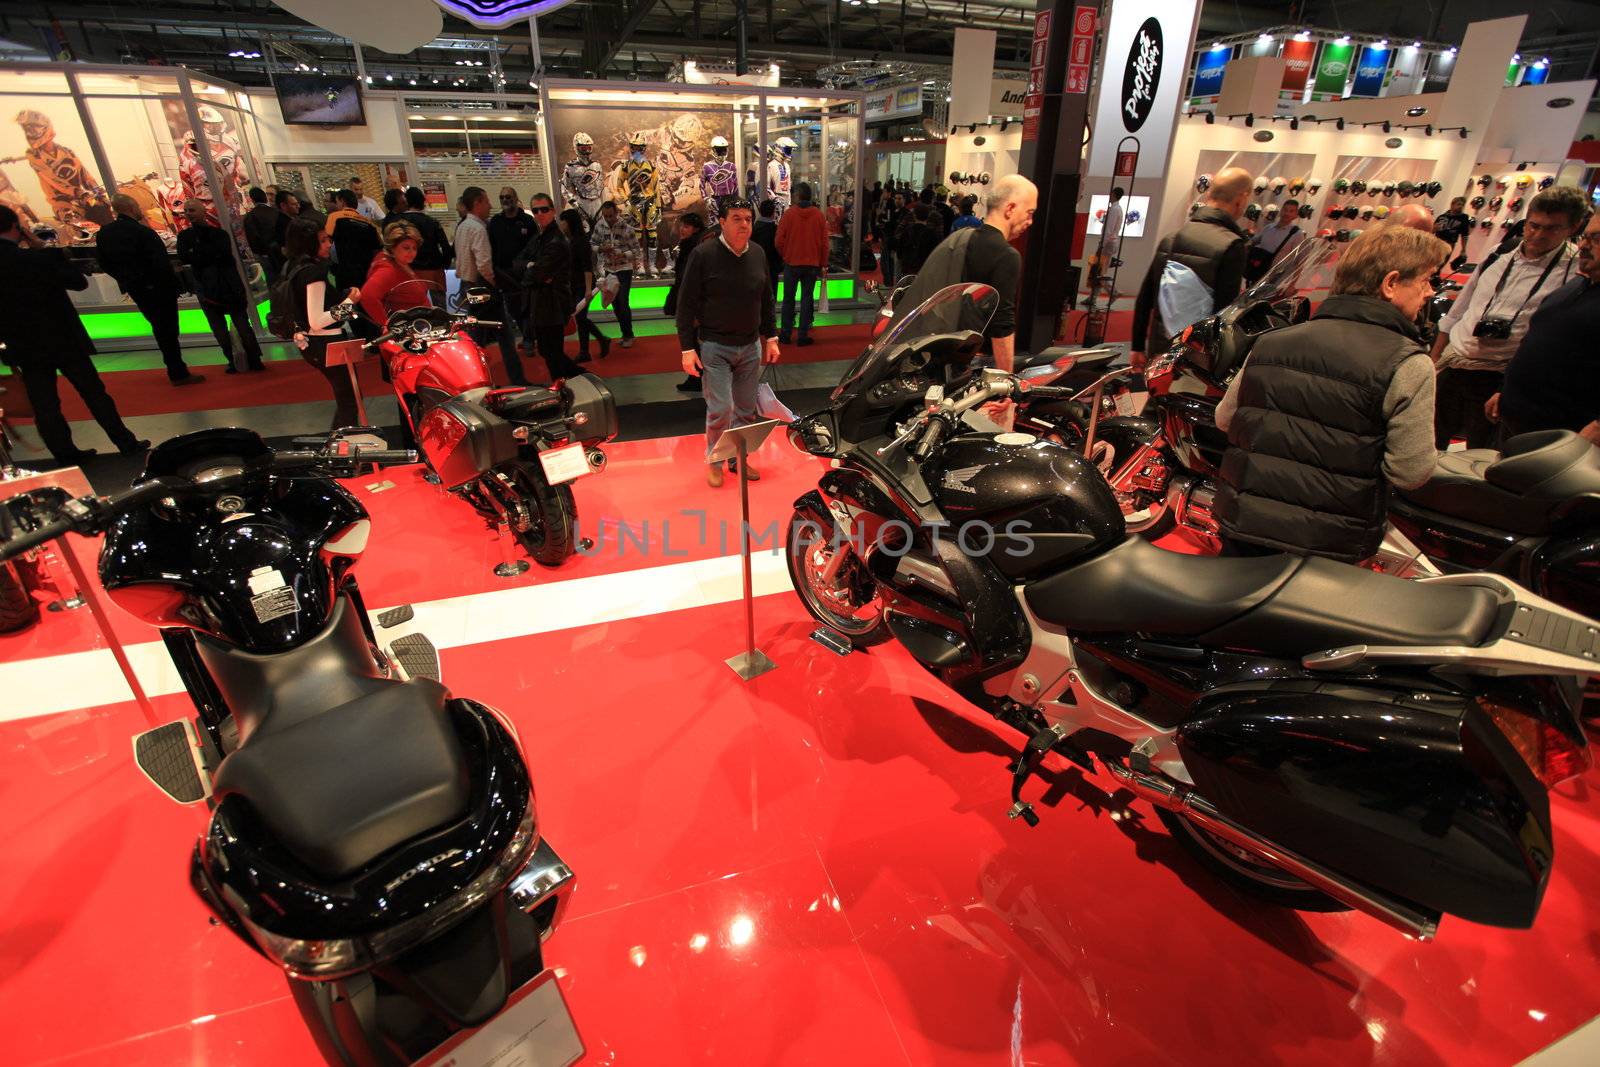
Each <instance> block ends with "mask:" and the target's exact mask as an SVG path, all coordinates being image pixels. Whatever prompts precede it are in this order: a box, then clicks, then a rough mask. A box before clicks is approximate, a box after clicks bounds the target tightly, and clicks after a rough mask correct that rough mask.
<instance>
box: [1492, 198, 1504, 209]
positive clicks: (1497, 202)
mask: <svg viewBox="0 0 1600 1067" xmlns="http://www.w3.org/2000/svg"><path fill="white" fill-rule="evenodd" d="M1505 202H1506V198H1505V197H1503V196H1497V197H1495V198H1494V199H1493V200H1491V201H1489V210H1491V211H1499V210H1500V205H1501V204H1504V203H1505Z"/></svg>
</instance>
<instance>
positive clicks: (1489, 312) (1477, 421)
mask: <svg viewBox="0 0 1600 1067" xmlns="http://www.w3.org/2000/svg"><path fill="white" fill-rule="evenodd" d="M1587 213H1588V204H1587V203H1586V198H1585V197H1584V194H1583V193H1582V192H1580V191H1579V190H1577V189H1575V188H1573V187H1571V186H1564V185H1562V186H1556V187H1554V188H1551V189H1546V190H1545V191H1544V192H1542V193H1540V194H1539V195H1538V196H1535V197H1534V198H1533V203H1531V204H1530V205H1528V217H1527V225H1526V229H1525V230H1524V235H1523V239H1522V244H1521V245H1519V246H1518V247H1517V249H1516V250H1515V251H1514V252H1509V253H1507V254H1505V255H1502V256H1498V257H1490V258H1489V259H1486V260H1485V261H1484V262H1483V265H1482V266H1480V267H1479V268H1478V270H1477V272H1476V273H1474V274H1473V276H1472V280H1471V281H1469V282H1468V283H1467V285H1466V288H1464V289H1462V290H1461V292H1460V294H1459V295H1458V296H1457V297H1456V300H1455V303H1454V304H1453V305H1452V306H1451V308H1450V312H1449V314H1447V315H1445V317H1444V318H1443V319H1441V320H1440V322H1439V336H1438V337H1436V338H1435V339H1434V342H1433V352H1432V355H1433V361H1434V364H1435V365H1436V366H1437V367H1438V368H1439V375H1438V380H1437V383H1436V384H1437V400H1436V403H1435V408H1434V445H1435V447H1437V448H1438V449H1440V450H1441V451H1443V450H1444V449H1446V448H1448V447H1449V445H1450V441H1451V439H1452V438H1455V437H1465V438H1466V441H1467V447H1468V448H1490V447H1493V445H1494V440H1495V428H1494V424H1493V423H1491V422H1490V421H1489V419H1488V417H1487V416H1486V415H1485V414H1484V411H1483V407H1484V403H1485V402H1486V401H1487V400H1488V399H1489V398H1490V397H1491V396H1493V395H1494V394H1496V393H1498V392H1499V391H1500V386H1501V383H1502V382H1503V381H1504V380H1505V370H1506V365H1507V364H1509V363H1510V362H1511V357H1512V356H1514V355H1516V352H1517V349H1518V348H1519V347H1520V346H1521V344H1522V339H1523V337H1525V336H1526V335H1527V333H1528V320H1529V319H1530V318H1532V316H1533V313H1534V311H1536V310H1537V309H1538V307H1539V304H1540V303H1541V302H1542V301H1543V300H1544V298H1545V297H1547V296H1549V295H1550V294H1551V293H1553V292H1555V291H1556V290H1557V289H1559V288H1561V287H1562V286H1563V285H1565V284H1567V282H1569V281H1571V280H1572V277H1573V274H1574V272H1575V271H1576V270H1577V256H1576V255H1575V253H1574V252H1573V249H1572V246H1571V245H1569V244H1568V243H1567V241H1568V239H1569V238H1570V237H1571V236H1572V235H1573V234H1574V233H1575V232H1577V229H1578V227H1579V226H1580V225H1581V224H1582V223H1583V220H1584V217H1585V216H1586V215H1587Z"/></svg>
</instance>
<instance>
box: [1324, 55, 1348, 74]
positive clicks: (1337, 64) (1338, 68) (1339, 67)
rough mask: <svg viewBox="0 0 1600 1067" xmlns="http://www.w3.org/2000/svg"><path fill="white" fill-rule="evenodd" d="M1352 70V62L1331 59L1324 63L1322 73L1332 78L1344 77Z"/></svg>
mask: <svg viewBox="0 0 1600 1067" xmlns="http://www.w3.org/2000/svg"><path fill="white" fill-rule="evenodd" d="M1349 70H1350V64H1348V63H1346V62H1345V61H1344V60H1342V59H1330V60H1328V61H1327V62H1326V63H1324V64H1322V73H1323V74H1325V75H1327V76H1328V77H1330V78H1342V77H1344V75H1345V74H1346V73H1347V72H1348V71H1349Z"/></svg>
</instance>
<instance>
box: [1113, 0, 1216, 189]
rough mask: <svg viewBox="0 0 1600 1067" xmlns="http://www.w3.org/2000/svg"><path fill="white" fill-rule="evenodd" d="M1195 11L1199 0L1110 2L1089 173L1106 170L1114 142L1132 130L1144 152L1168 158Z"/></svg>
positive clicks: (1194, 23)
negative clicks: (1157, 2) (1154, 2)
mask: <svg viewBox="0 0 1600 1067" xmlns="http://www.w3.org/2000/svg"><path fill="white" fill-rule="evenodd" d="M1151 11H1155V12H1156V14H1153V15H1152V14H1150V12H1151ZM1199 14H1200V4H1199V2H1198V0H1169V2H1168V3H1164V4H1155V5H1152V4H1146V3H1135V2H1134V0H1115V2H1113V3H1112V5H1111V18H1110V21H1109V22H1108V24H1107V26H1106V34H1105V52H1104V53H1103V56H1104V58H1103V60H1102V62H1101V67H1100V69H1101V76H1100V100H1099V103H1098V104H1097V105H1096V108H1095V121H1094V125H1093V127H1092V128H1093V130H1094V140H1093V143H1092V144H1091V146H1090V151H1089V173H1090V174H1110V173H1111V168H1112V166H1113V164H1114V163H1115V161H1116V154H1117V144H1118V142H1120V141H1121V140H1122V139H1123V138H1124V137H1127V136H1129V135H1130V134H1131V135H1134V136H1136V137H1138V138H1139V149H1140V151H1141V153H1142V154H1143V155H1145V156H1148V157H1149V158H1151V159H1166V158H1167V150H1168V147H1169V145H1170V142H1171V141H1172V129H1173V127H1174V126H1175V125H1177V121H1178V105H1179V104H1180V103H1181V98H1182V96H1183V89H1184V84H1183V77H1184V69H1185V67H1186V65H1187V62H1188V56H1189V53H1190V51H1191V50H1192V49H1193V48H1194V33H1195V26H1196V24H1197V22H1198V19H1199Z"/></svg>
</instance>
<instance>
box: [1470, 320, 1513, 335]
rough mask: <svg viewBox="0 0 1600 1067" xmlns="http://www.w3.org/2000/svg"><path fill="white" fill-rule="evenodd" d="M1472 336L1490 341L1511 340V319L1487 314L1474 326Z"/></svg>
mask: <svg viewBox="0 0 1600 1067" xmlns="http://www.w3.org/2000/svg"><path fill="white" fill-rule="evenodd" d="M1472 336H1474V337H1482V338H1485V339H1486V340H1490V341H1509V340H1511V320H1510V319H1507V318H1502V317H1501V316H1499V315H1485V316H1484V317H1483V318H1482V319H1480V320H1479V321H1478V325H1476V326H1474V327H1473V328H1472Z"/></svg>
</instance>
